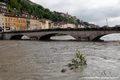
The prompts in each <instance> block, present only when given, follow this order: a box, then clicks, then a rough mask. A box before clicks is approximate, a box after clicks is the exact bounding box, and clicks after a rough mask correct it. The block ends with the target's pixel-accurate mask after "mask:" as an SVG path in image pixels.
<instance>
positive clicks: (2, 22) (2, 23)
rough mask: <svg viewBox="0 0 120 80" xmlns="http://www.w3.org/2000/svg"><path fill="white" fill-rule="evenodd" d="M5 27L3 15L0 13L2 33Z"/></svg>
mask: <svg viewBox="0 0 120 80" xmlns="http://www.w3.org/2000/svg"><path fill="white" fill-rule="evenodd" d="M4 27H5V17H4V14H3V13H0V28H2V31H4Z"/></svg>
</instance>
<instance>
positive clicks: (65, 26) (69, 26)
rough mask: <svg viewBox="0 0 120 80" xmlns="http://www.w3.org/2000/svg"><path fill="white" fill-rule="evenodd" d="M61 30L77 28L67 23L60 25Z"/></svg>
mask: <svg viewBox="0 0 120 80" xmlns="http://www.w3.org/2000/svg"><path fill="white" fill-rule="evenodd" d="M60 28H76V25H75V24H71V23H67V24H62V25H60Z"/></svg>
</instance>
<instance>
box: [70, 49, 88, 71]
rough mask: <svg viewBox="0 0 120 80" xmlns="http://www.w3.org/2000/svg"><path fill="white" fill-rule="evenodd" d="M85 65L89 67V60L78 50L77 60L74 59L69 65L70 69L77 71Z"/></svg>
mask: <svg viewBox="0 0 120 80" xmlns="http://www.w3.org/2000/svg"><path fill="white" fill-rule="evenodd" d="M83 65H87V60H86V58H85V56H84V55H83V54H81V53H80V51H79V50H77V51H76V53H75V58H73V59H72V62H71V63H69V64H68V67H70V69H76V68H79V67H80V66H83Z"/></svg>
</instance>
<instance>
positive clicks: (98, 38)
mask: <svg viewBox="0 0 120 80" xmlns="http://www.w3.org/2000/svg"><path fill="white" fill-rule="evenodd" d="M111 34H119V33H105V34H99V35H98V34H97V35H95V36H94V37H93V38H92V39H91V40H92V41H104V40H102V39H101V38H102V37H104V36H107V35H111Z"/></svg>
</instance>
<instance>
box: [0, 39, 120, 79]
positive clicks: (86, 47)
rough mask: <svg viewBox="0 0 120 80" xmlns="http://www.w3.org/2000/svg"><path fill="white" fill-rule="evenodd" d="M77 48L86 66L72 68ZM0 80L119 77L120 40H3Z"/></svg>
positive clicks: (1, 43) (0, 46) (0, 50)
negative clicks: (69, 65) (62, 71)
mask: <svg viewBox="0 0 120 80" xmlns="http://www.w3.org/2000/svg"><path fill="white" fill-rule="evenodd" d="M76 49H78V50H80V51H81V53H83V54H84V55H85V56H86V58H87V66H84V67H81V68H79V69H76V70H69V68H68V67H67V66H66V65H67V64H68V63H69V62H71V59H72V58H73V57H74V53H75V51H76ZM62 69H66V72H65V73H61V70H62ZM0 80H120V43H119V42H76V41H0Z"/></svg>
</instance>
